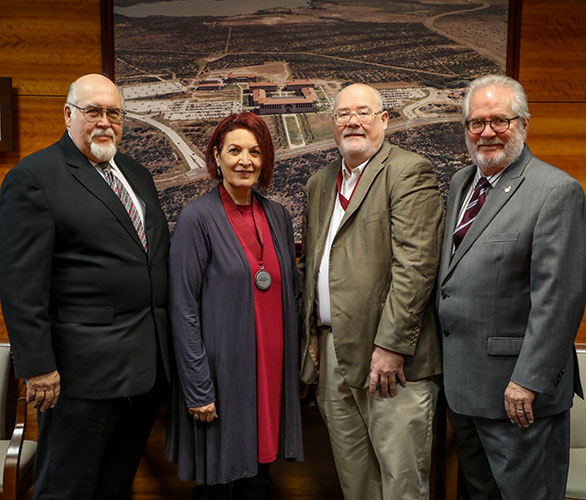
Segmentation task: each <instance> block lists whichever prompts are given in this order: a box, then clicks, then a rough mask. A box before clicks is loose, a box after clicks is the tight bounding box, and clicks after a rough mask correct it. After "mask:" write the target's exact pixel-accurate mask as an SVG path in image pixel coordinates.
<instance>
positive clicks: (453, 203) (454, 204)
mask: <svg viewBox="0 0 586 500" xmlns="http://www.w3.org/2000/svg"><path fill="white" fill-rule="evenodd" d="M467 170H468V171H467V172H465V173H464V172H463V173H462V174H463V175H462V176H461V178H460V180H459V183H454V184H453V185H452V187H451V189H452V190H453V192H451V193H450V196H452V197H453V200H448V212H447V213H446V231H445V235H444V240H443V243H442V254H441V255H442V262H441V269H443V270H447V269H448V267H449V266H450V260H451V255H452V247H453V238H452V235H453V233H454V229H455V228H456V223H457V221H458V214H459V213H460V208H461V206H462V200H463V199H464V198H465V196H466V192H467V191H468V189H469V187H470V182H472V179H474V174H475V172H476V167H475V166H471V167H467ZM441 275H443V273H441V270H440V276H441Z"/></svg>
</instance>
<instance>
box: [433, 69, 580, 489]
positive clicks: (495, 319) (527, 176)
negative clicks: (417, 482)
mask: <svg viewBox="0 0 586 500" xmlns="http://www.w3.org/2000/svg"><path fill="white" fill-rule="evenodd" d="M463 115H464V117H463V118H464V123H465V125H466V132H465V134H466V144H467V147H468V150H469V152H470V155H471V157H472V160H473V162H474V164H475V165H473V166H470V167H467V168H464V169H462V170H460V171H459V172H457V173H456V174H455V175H454V177H453V179H452V183H451V186H450V192H449V195H448V201H447V215H446V229H445V236H444V242H443V247H442V257H441V264H440V272H439V277H438V285H439V286H438V297H437V301H438V308H439V309H438V310H439V317H440V321H441V326H442V330H443V335H442V337H443V354H444V383H445V392H446V397H447V401H448V404H449V408H450V412H449V413H450V420H451V423H452V426H453V427H454V429H455V436H456V449H457V452H458V456H459V458H460V465H461V467H462V470H463V472H464V479H465V484H466V487H467V489H468V492H469V494H470V496H471V498H472V499H473V500H481V499H482V500H486V499H490V500H492V499H495V500H496V499H500V498H503V499H510V500H518V499H520V498H530V499H531V500H558V499H563V498H564V494H565V486H566V477H567V470H568V461H569V432H570V429H569V418H570V417H569V409H570V407H571V406H572V399H573V395H574V392H575V393H577V394H579V395H580V396H582V388H581V385H580V380H579V376H578V370H577V358H576V353H575V349H574V339H575V336H576V332H577V330H578V327H579V325H580V320H581V318H582V314H583V312H584V304H585V300H586V290H585V282H586V279H585V278H586V276H585V275H586V266H585V264H586V257H585V256H586V233H585V229H586V214H585V203H584V192H583V190H582V187H581V186H580V184H579V183H578V182H577V181H576V180H575V179H573V178H572V177H570V176H569V175H568V174H566V173H565V172H563V171H561V170H558V169H556V168H555V167H553V166H551V165H548V164H546V163H544V162H543V161H540V160H538V159H537V158H535V157H534V156H533V155H532V154H531V152H530V151H529V148H528V147H527V146H526V145H525V139H526V136H527V129H528V126H529V112H528V106H527V97H526V95H525V92H524V90H523V87H522V86H521V85H520V84H519V83H518V82H516V81H515V80H513V79H511V78H508V77H504V76H496V75H490V76H486V77H482V78H480V79H478V80H475V81H474V82H472V83H471V85H470V87H469V89H468V92H467V94H466V97H465V99H464V103H463Z"/></svg>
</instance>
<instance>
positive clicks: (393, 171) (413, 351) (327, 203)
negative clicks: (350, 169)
mask: <svg viewBox="0 0 586 500" xmlns="http://www.w3.org/2000/svg"><path fill="white" fill-rule="evenodd" d="M340 161H341V160H337V161H335V162H333V163H331V164H329V165H328V166H326V167H325V168H323V169H321V170H319V171H318V172H317V173H316V174H315V175H313V176H312V177H311V179H310V180H309V182H308V184H307V199H306V207H305V212H304V226H303V240H302V255H301V259H300V265H299V271H300V274H301V283H302V289H303V300H302V307H301V309H302V325H303V330H304V331H303V336H302V346H301V356H302V358H301V378H302V380H303V381H304V382H306V383H311V382H313V381H314V380H315V379H316V377H317V375H318V371H319V362H318V361H319V353H318V342H317V329H316V322H315V310H314V308H315V298H316V293H315V290H316V284H317V276H318V270H319V265H320V262H321V258H322V255H323V251H324V245H325V241H326V237H327V233H328V228H329V225H330V218H331V214H332V212H333V209H334V202H335V199H336V196H337V188H336V175H337V173H338V170H339V169H340ZM442 229H443V203H442V200H441V196H440V193H439V190H438V187H437V182H436V175H435V172H434V170H433V168H432V166H431V164H430V162H429V161H427V160H425V159H424V158H422V157H421V156H419V155H417V154H415V153H410V152H408V151H405V150H403V149H401V148H399V147H397V146H392V145H391V144H389V143H388V142H386V141H385V142H384V143H383V145H382V146H381V148H380V149H379V150H378V152H377V153H376V154H375V156H373V157H372V158H371V160H370V162H369V163H368V165H367V166H366V168H365V170H364V173H363V174H362V178H361V180H360V182H359V184H358V186H357V188H356V191H355V192H354V195H353V197H352V199H351V201H350V204H349V205H348V208H347V210H346V213H345V214H344V217H343V219H342V222H341V224H340V227H339V229H338V232H337V234H336V236H335V238H334V241H333V245H332V250H331V255H330V276H329V282H330V303H331V314H332V331H333V335H334V345H335V349H336V354H337V357H338V362H339V365H340V369H341V371H342V374H343V376H344V378H345V379H346V381H347V383H348V384H349V385H350V386H352V387H357V388H359V387H367V386H368V382H369V374H370V361H371V355H372V351H373V349H374V347H375V345H376V346H380V347H383V348H386V349H390V350H392V351H395V352H399V353H402V354H405V355H406V360H405V367H404V370H405V376H406V377H407V379H408V380H419V379H422V378H426V377H430V376H433V375H436V374H439V373H441V355H440V347H439V338H438V333H437V325H436V321H435V315H434V312H433V308H432V304H431V302H432V301H430V296H431V293H432V289H433V287H434V282H435V279H436V273H437V270H438V262H439V255H440V245H441V234H442Z"/></svg>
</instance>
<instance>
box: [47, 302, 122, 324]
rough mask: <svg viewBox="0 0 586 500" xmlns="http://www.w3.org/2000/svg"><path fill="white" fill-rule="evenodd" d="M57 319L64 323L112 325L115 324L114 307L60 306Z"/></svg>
mask: <svg viewBox="0 0 586 500" xmlns="http://www.w3.org/2000/svg"><path fill="white" fill-rule="evenodd" d="M57 319H58V320H59V321H60V322H62V323H85V324H91V325H111V324H112V323H113V322H114V308H113V307H112V306H59V308H58V309H57Z"/></svg>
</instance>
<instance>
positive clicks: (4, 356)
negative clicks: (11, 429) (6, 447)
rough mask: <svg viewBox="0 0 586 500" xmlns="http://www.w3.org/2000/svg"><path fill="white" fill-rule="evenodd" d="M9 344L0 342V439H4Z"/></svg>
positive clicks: (8, 379)
mask: <svg viewBox="0 0 586 500" xmlns="http://www.w3.org/2000/svg"><path fill="white" fill-rule="evenodd" d="M11 362H12V359H11V356H10V345H9V344H0V439H6V394H7V393H8V384H9V381H10V363H11Z"/></svg>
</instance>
